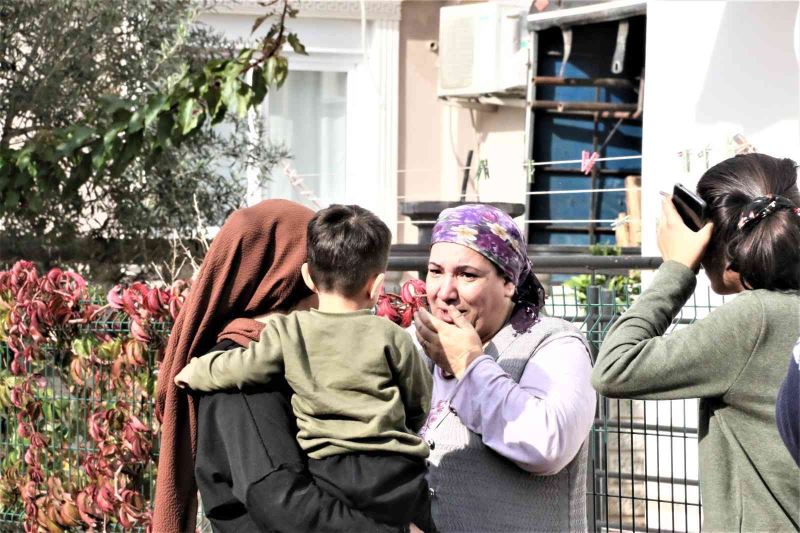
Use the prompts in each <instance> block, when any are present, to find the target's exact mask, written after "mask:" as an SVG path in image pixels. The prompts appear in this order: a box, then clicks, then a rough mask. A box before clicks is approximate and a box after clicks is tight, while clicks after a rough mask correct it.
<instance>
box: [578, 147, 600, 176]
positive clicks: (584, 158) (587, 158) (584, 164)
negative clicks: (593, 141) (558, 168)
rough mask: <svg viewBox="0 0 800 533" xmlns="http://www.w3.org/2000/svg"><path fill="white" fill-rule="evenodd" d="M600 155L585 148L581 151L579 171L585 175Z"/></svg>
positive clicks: (589, 171)
mask: <svg viewBox="0 0 800 533" xmlns="http://www.w3.org/2000/svg"><path fill="white" fill-rule="evenodd" d="M598 157H600V154H598V153H597V152H592V153H591V154H590V153H589V152H587V151H586V150H582V151H581V172H583V173H584V174H586V175H587V176H588V175H589V174H590V173H591V172H592V168H594V164H595V162H596V161H597V158H598Z"/></svg>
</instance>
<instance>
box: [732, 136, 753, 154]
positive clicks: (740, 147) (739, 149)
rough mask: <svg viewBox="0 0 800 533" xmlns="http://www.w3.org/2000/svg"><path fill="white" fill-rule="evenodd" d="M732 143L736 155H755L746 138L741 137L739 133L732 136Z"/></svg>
mask: <svg viewBox="0 0 800 533" xmlns="http://www.w3.org/2000/svg"><path fill="white" fill-rule="evenodd" d="M733 141H734V142H735V143H736V145H737V146H736V148H735V151H736V155H739V154H754V153H756V151H757V150H756V148H755V146H753V145H752V144H750V142H748V140H747V138H746V137H745V136H744V135H742V134H741V133H737V134H736V135H734V136H733Z"/></svg>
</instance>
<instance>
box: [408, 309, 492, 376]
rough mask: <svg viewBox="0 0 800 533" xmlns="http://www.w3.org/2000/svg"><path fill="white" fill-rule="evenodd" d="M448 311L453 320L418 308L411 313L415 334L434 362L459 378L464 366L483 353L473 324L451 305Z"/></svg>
mask: <svg viewBox="0 0 800 533" xmlns="http://www.w3.org/2000/svg"><path fill="white" fill-rule="evenodd" d="M447 312H448V313H449V315H450V318H452V319H453V323H452V324H448V323H447V322H445V321H443V320H440V319H438V318H436V317H435V316H433V315H432V314H430V313H429V312H427V311H426V310H424V309H420V310H419V311H418V312H417V314H416V315H415V316H414V324H415V325H416V327H417V338H418V339H419V342H420V344H422V347H423V348H424V349H425V353H426V354H428V357H430V358H431V359H432V360H433V362H434V363H436V364H437V365H438V366H439V367H440V368H442V369H443V370H445V371H449V372H450V373H452V374H454V375H455V376H456V378H458V379H461V377H462V376H463V375H464V372H466V370H467V367H469V365H470V363H472V361H474V360H475V359H476V358H478V357H480V356H481V355H482V354H483V344H482V343H481V338H480V337H479V336H478V332H477V331H475V328H474V327H473V325H472V324H471V323H470V322H469V321H468V320H467V319H466V318H464V316H463V315H462V314H461V312H460V311H459V310H458V309H456V308H455V307H453V306H452V305H451V306H449V307H448V310H447Z"/></svg>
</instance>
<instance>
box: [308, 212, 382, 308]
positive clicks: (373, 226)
mask: <svg viewBox="0 0 800 533" xmlns="http://www.w3.org/2000/svg"><path fill="white" fill-rule="evenodd" d="M391 244H392V232H391V231H389V227H388V226H387V225H386V224H384V223H383V221H382V220H381V219H379V218H378V217H377V216H375V215H374V214H373V213H372V212H370V211H368V210H366V209H364V208H363V207H359V206H357V205H339V204H334V205H331V206H330V207H327V208H325V209H322V210H321V211H319V212H318V213H317V214H316V215H314V218H312V219H311V221H310V222H309V223H308V266H309V269H310V270H311V279H312V280H313V281H314V284H315V285H316V286H317V288H318V289H319V290H322V291H326V292H336V293H338V294H342V295H343V296H348V297H349V296H354V295H355V294H356V293H357V292H358V291H359V290H361V289H362V288H363V287H364V285H365V284H366V283H367V280H368V279H369V278H370V276H374V275H376V274H380V273H382V272H384V271H385V270H386V264H387V263H388V261H389V246H391Z"/></svg>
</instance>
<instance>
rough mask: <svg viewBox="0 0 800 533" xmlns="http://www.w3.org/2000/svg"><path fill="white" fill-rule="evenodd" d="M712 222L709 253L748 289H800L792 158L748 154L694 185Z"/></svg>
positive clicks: (798, 197)
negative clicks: (733, 273) (707, 208)
mask: <svg viewBox="0 0 800 533" xmlns="http://www.w3.org/2000/svg"><path fill="white" fill-rule="evenodd" d="M697 191H698V193H699V194H700V196H701V197H702V198H703V199H704V200H705V201H706V203H707V204H708V205H709V210H710V216H711V220H712V221H713V222H714V235H713V236H712V245H711V253H716V254H720V253H721V254H722V255H723V257H722V259H723V260H724V263H725V266H727V268H729V269H730V270H733V271H734V272H738V273H739V277H740V279H741V282H742V285H743V286H744V287H746V288H748V289H768V290H800V192H799V191H798V188H797V165H796V164H795V162H794V161H792V160H791V159H777V158H774V157H770V156H768V155H764V154H747V155H740V156H736V157H734V158H731V159H727V160H725V161H723V162H721V163H719V164H718V165H715V166H714V167H712V168H710V169H709V170H708V171H707V172H706V173H705V174H704V175H703V177H702V178H701V179H700V182H699V183H698V185H697Z"/></svg>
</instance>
